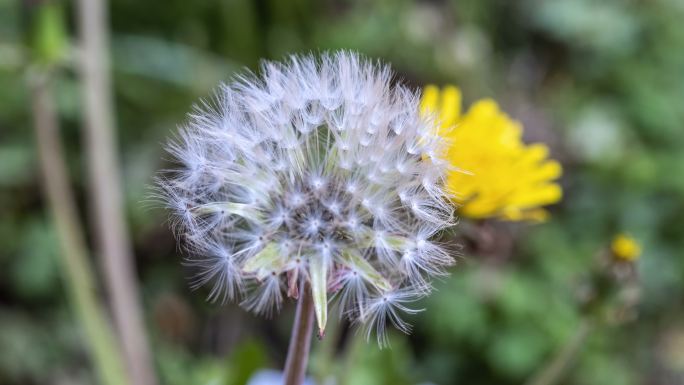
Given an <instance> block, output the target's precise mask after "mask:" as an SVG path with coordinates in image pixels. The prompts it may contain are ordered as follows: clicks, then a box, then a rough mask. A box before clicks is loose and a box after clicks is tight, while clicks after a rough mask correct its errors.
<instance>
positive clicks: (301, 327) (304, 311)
mask: <svg viewBox="0 0 684 385" xmlns="http://www.w3.org/2000/svg"><path fill="white" fill-rule="evenodd" d="M304 282H305V281H304ZM301 287H302V289H301V291H300V293H299V301H298V302H297V311H296V313H295V319H294V325H292V335H291V336H290V347H289V348H288V350H287V359H286V361H285V382H284V383H285V385H301V384H302V383H303V382H304V375H305V374H306V365H307V362H308V361H309V348H310V347H311V335H312V334H313V323H314V303H313V296H312V295H311V287H310V286H309V284H308V283H306V282H305V283H304V284H303V285H302V286H301Z"/></svg>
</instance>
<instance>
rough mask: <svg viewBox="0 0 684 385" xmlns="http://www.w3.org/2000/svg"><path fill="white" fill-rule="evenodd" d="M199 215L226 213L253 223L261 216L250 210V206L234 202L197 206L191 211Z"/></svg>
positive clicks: (259, 219)
mask: <svg viewBox="0 0 684 385" xmlns="http://www.w3.org/2000/svg"><path fill="white" fill-rule="evenodd" d="M193 211H194V212H195V213H197V214H199V215H208V214H216V213H227V214H233V215H238V216H241V217H243V218H245V219H249V220H251V221H253V222H259V221H261V219H262V218H261V215H260V213H259V212H258V211H257V210H254V209H253V208H252V205H248V204H245V203H234V202H212V203H206V204H203V205H199V206H197V207H195V208H194V209H193Z"/></svg>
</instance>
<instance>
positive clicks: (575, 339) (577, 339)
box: [526, 318, 592, 385]
mask: <svg viewBox="0 0 684 385" xmlns="http://www.w3.org/2000/svg"><path fill="white" fill-rule="evenodd" d="M591 329H592V324H591V322H590V321H589V320H588V319H586V318H585V319H582V320H581V322H580V324H579V325H578V327H577V330H575V334H573V335H572V337H571V338H570V339H569V340H568V342H567V343H566V344H565V346H564V347H563V348H562V349H561V350H560V351H559V352H558V354H557V355H556V356H555V357H554V358H553V359H552V360H551V361H550V362H549V363H548V364H547V365H546V366H544V367H543V368H542V369H541V370H540V371H539V372H537V373H536V374H535V375H534V376H532V377H531V379H530V380H529V381H527V382H526V385H553V384H556V383H558V381H560V380H561V379H562V378H563V375H564V374H565V372H566V371H567V370H568V369H569V368H570V366H571V365H572V363H573V362H574V361H575V359H576V358H577V354H578V353H579V352H580V350H581V348H582V345H583V344H584V342H585V341H586V339H587V337H588V336H589V333H590V332H591Z"/></svg>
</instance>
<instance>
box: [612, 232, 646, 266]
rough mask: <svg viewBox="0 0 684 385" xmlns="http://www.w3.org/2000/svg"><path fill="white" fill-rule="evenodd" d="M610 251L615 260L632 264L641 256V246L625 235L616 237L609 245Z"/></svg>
mask: <svg viewBox="0 0 684 385" xmlns="http://www.w3.org/2000/svg"><path fill="white" fill-rule="evenodd" d="M610 250H611V251H612V252H613V255H614V256H615V258H617V259H620V260H623V261H627V262H634V261H636V260H637V259H639V256H640V255H641V245H639V242H637V241H636V239H634V238H632V237H630V236H629V235H627V234H618V235H616V236H615V238H613V242H612V243H611V244H610Z"/></svg>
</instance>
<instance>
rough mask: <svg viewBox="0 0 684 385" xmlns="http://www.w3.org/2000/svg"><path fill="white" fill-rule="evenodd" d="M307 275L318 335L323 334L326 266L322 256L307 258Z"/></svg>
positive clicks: (326, 297)
mask: <svg viewBox="0 0 684 385" xmlns="http://www.w3.org/2000/svg"><path fill="white" fill-rule="evenodd" d="M309 277H310V279H311V293H312V296H313V302H314V312H315V313H316V321H317V323H318V333H319V336H323V334H324V333H325V324H326V323H327V321H328V266H327V264H326V263H325V261H324V260H323V258H321V257H318V256H313V257H310V258H309Z"/></svg>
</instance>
